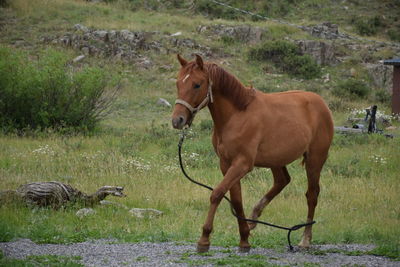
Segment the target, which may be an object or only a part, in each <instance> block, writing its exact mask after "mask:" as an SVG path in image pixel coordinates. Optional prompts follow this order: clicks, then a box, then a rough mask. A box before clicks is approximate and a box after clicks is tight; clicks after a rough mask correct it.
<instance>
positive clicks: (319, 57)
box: [296, 40, 338, 65]
mask: <svg viewBox="0 0 400 267" xmlns="http://www.w3.org/2000/svg"><path fill="white" fill-rule="evenodd" d="M296 43H297V45H298V46H299V48H300V50H301V52H302V53H303V54H307V55H310V56H311V57H313V58H314V59H315V61H316V62H317V63H318V64H319V65H334V64H336V63H338V59H337V58H336V56H335V48H334V46H333V45H332V44H330V43H328V42H323V41H314V40H300V41H297V42H296Z"/></svg>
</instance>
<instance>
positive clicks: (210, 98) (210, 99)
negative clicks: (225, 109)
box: [175, 79, 214, 125]
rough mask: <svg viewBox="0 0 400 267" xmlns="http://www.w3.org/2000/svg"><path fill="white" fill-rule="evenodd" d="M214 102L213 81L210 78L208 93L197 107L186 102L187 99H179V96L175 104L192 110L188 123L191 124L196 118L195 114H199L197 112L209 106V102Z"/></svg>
mask: <svg viewBox="0 0 400 267" xmlns="http://www.w3.org/2000/svg"><path fill="white" fill-rule="evenodd" d="M213 102H214V98H213V94H212V81H211V79H208V92H207V95H206V97H205V98H204V100H203V101H202V102H201V103H200V104H199V105H198V106H197V107H195V108H194V107H192V105H190V104H189V103H188V102H186V101H185V100H182V99H179V98H178V99H176V100H175V105H176V104H181V105H183V106H185V107H186V108H187V109H188V110H189V111H190V114H191V115H192V117H191V118H190V121H189V123H188V124H189V125H190V124H191V123H192V121H193V119H194V116H195V115H196V114H197V112H199V111H200V110H201V109H202V108H204V107H205V106H207V104H208V103H213Z"/></svg>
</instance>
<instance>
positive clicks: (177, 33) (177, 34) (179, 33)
mask: <svg viewBox="0 0 400 267" xmlns="http://www.w3.org/2000/svg"><path fill="white" fill-rule="evenodd" d="M179 35H182V32H176V33H173V34H171V35H170V36H171V37H172V36H179Z"/></svg>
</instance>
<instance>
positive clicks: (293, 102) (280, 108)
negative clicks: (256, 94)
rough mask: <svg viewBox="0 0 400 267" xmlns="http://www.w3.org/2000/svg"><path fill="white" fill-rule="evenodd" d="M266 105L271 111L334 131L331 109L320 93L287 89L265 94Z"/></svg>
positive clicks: (314, 126) (263, 96) (315, 127)
mask: <svg viewBox="0 0 400 267" xmlns="http://www.w3.org/2000/svg"><path fill="white" fill-rule="evenodd" d="M262 98H263V99H264V105H265V107H266V108H267V109H268V110H269V112H270V113H272V114H276V113H278V114H279V115H280V116H285V117H286V118H287V119H289V118H293V119H294V120H296V121H297V122H302V123H304V124H309V125H310V126H312V127H313V128H314V129H315V130H317V129H318V128H320V127H323V128H325V130H326V131H328V132H333V119H332V114H331V111H330V110H329V108H328V106H327V105H326V103H325V101H324V100H323V99H322V97H321V96H320V95H318V94H315V93H313V92H307V91H286V92H279V93H270V94H263V95H262Z"/></svg>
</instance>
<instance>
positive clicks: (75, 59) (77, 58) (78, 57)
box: [72, 55, 85, 63]
mask: <svg viewBox="0 0 400 267" xmlns="http://www.w3.org/2000/svg"><path fill="white" fill-rule="evenodd" d="M84 58H85V55H80V56H77V57H76V58H74V59H73V60H72V62H74V63H77V62H79V61H82V60H83V59H84Z"/></svg>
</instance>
